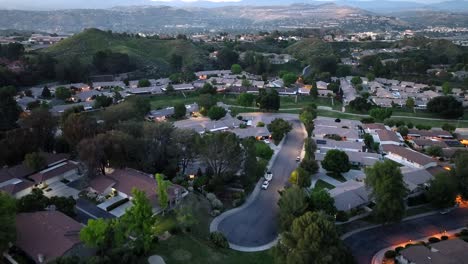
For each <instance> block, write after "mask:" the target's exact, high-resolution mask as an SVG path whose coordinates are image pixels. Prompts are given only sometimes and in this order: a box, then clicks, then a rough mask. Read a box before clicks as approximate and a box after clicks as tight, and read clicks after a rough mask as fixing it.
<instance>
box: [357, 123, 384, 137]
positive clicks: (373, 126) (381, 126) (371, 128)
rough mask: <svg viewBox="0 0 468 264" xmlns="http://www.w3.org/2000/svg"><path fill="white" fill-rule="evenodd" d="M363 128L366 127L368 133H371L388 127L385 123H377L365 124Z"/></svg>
mask: <svg viewBox="0 0 468 264" xmlns="http://www.w3.org/2000/svg"><path fill="white" fill-rule="evenodd" d="M362 128H363V129H364V131H365V132H366V133H369V134H376V133H377V131H378V130H386V129H387V128H386V127H385V125H384V124H377V123H372V124H363V125H362Z"/></svg>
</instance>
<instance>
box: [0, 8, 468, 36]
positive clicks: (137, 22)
mask: <svg viewBox="0 0 468 264" xmlns="http://www.w3.org/2000/svg"><path fill="white" fill-rule="evenodd" d="M5 1H11V0H0V6H2V4H3V3H5ZM15 1H16V0H15ZM49 1H59V0H49ZM60 1H62V0H60ZM78 1H83V0H70V2H71V3H77V2H78ZM89 1H91V0H89ZM177 1H179V0H177ZM340 1H341V2H337V3H332V2H323V1H310V2H311V3H312V4H291V5H284V3H285V2H286V3H288V2H293V0H281V3H283V5H277V4H279V3H280V0H268V1H267V0H256V1H255V5H245V4H248V3H254V0H243V1H242V2H239V3H229V4H233V5H232V6H225V5H226V4H227V3H224V4H222V5H223V6H221V7H202V6H203V4H204V3H208V2H196V3H198V6H197V5H195V4H194V3H192V4H191V5H189V6H185V7H179V6H153V5H149V6H148V5H146V6H118V7H113V8H108V9H64V10H49V11H23V10H12V9H5V10H0V30H1V29H15V30H34V31H45V32H59V33H76V32H80V31H82V30H83V29H85V28H99V29H103V30H113V31H118V32H123V31H127V32H159V33H173V32H175V31H177V32H206V31H209V30H217V31H231V32H245V31H249V30H250V31H254V32H258V31H259V30H273V29H294V28H340V29H343V30H351V31H363V30H364V31H366V30H379V29H380V30H383V29H404V28H411V27H412V26H418V27H424V26H425V25H437V26H445V25H448V26H452V25H457V26H468V10H467V13H463V12H460V11H462V10H465V9H467V8H468V4H467V3H468V2H465V1H461V0H456V1H451V2H445V4H440V3H439V4H431V5H424V4H418V3H414V2H398V5H396V4H395V2H391V1H377V0H372V1H367V2H361V1H345V0H340ZM18 2H22V4H27V0H25V1H18ZM45 2H47V1H45ZM63 2H65V1H63ZM93 2H107V1H93ZM109 2H110V3H115V4H125V3H127V2H128V1H127V0H109ZM134 3H147V0H136V1H134ZM262 3H268V4H269V5H266V6H263V5H259V4H262ZM462 3H465V5H462ZM108 4H109V3H108ZM171 4H173V5H177V4H178V2H171ZM210 4H211V5H221V4H220V3H211V2H210ZM234 4H236V5H234ZM241 4H242V5H241ZM101 5H102V3H101ZM395 6H400V7H404V8H406V9H402V10H404V11H401V10H400V11H398V10H397V9H396V8H395ZM429 6H432V7H431V8H429ZM457 6H459V8H458V9H459V10H458V11H459V12H451V11H444V10H441V9H442V7H444V8H446V9H456V7H457ZM9 7H13V6H9ZM436 7H438V9H436ZM400 9H401V8H400ZM379 10H385V13H384V12H383V11H381V12H378V11H379Z"/></svg>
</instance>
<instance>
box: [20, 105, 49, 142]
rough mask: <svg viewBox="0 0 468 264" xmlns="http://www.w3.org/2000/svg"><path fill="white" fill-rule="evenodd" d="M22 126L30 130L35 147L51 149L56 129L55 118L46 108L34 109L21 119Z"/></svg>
mask: <svg viewBox="0 0 468 264" xmlns="http://www.w3.org/2000/svg"><path fill="white" fill-rule="evenodd" d="M22 126H23V127H25V128H28V129H29V130H30V131H31V132H32V134H33V135H34V139H35V141H36V146H37V147H39V148H40V149H42V150H44V151H52V149H53V146H54V139H55V132H56V131H57V119H56V118H55V117H54V116H52V114H51V113H50V112H49V110H48V109H44V108H36V109H34V110H33V111H32V112H31V114H30V115H29V116H28V117H26V118H25V119H23V123H22Z"/></svg>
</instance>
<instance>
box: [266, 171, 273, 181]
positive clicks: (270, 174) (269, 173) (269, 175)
mask: <svg viewBox="0 0 468 264" xmlns="http://www.w3.org/2000/svg"><path fill="white" fill-rule="evenodd" d="M272 179H273V173H271V171H268V172H267V173H266V174H265V180H267V181H271V180H272Z"/></svg>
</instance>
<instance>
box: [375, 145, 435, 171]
mask: <svg viewBox="0 0 468 264" xmlns="http://www.w3.org/2000/svg"><path fill="white" fill-rule="evenodd" d="M382 150H383V152H384V153H386V154H387V155H386V156H385V157H386V158H387V159H391V160H393V161H396V162H398V163H401V164H404V165H408V166H411V167H414V168H420V169H427V168H430V167H434V166H437V162H436V161H435V160H433V159H432V158H431V157H429V156H426V155H424V154H421V153H419V152H417V151H414V150H411V149H408V148H405V147H402V146H396V145H383V146H382Z"/></svg>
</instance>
